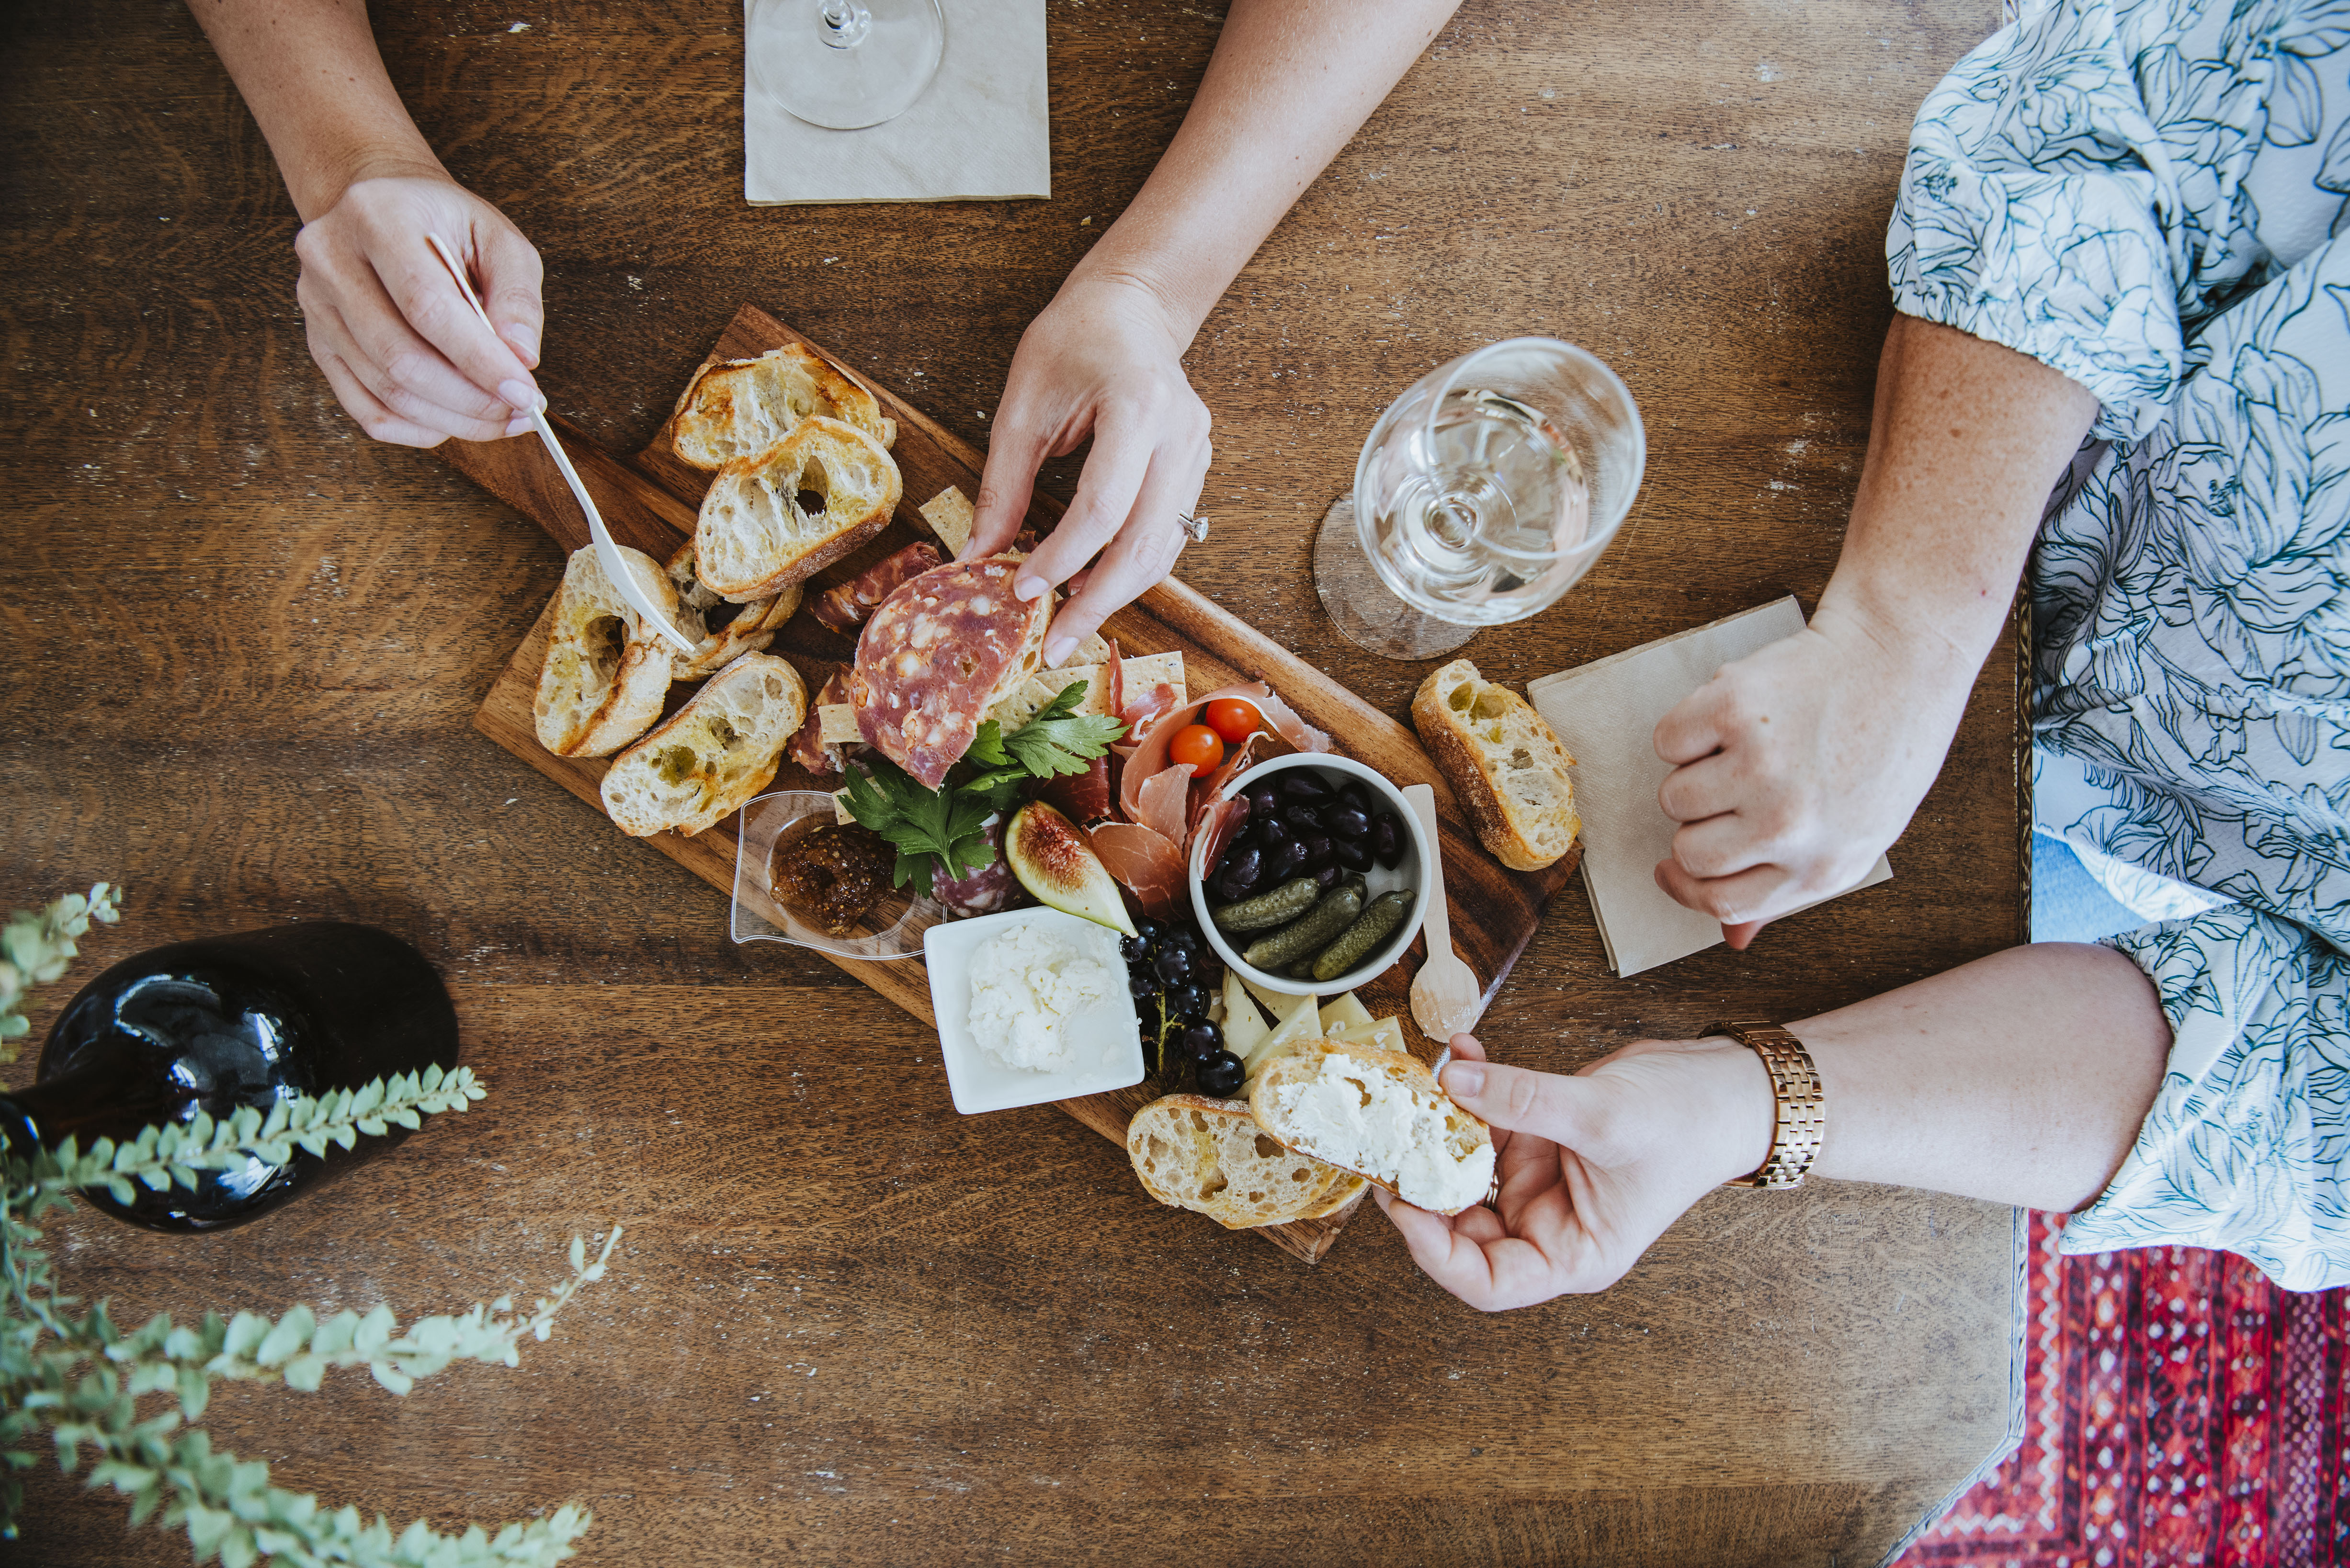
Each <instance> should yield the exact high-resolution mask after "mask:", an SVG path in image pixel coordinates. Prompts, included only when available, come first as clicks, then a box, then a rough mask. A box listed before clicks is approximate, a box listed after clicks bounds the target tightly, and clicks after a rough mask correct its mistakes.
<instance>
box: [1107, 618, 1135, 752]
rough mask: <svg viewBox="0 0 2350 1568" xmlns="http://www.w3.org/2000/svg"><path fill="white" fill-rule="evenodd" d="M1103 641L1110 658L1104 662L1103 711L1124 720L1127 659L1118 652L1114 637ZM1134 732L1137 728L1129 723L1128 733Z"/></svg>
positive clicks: (1116, 641)
mask: <svg viewBox="0 0 2350 1568" xmlns="http://www.w3.org/2000/svg"><path fill="white" fill-rule="evenodd" d="M1103 640H1104V642H1105V643H1106V644H1107V646H1108V648H1109V657H1108V658H1107V659H1103V660H1102V664H1103V666H1104V669H1103V673H1102V698H1103V701H1102V711H1103V712H1105V713H1107V714H1109V715H1110V716H1111V717H1113V718H1118V719H1123V718H1125V717H1126V658H1125V656H1124V655H1123V654H1121V653H1119V652H1118V639H1116V638H1114V637H1112V638H1106V639H1103ZM1126 732H1127V733H1128V734H1129V735H1131V734H1133V733H1134V732H1135V726H1134V725H1133V724H1132V723H1130V722H1129V723H1128V725H1127V727H1126Z"/></svg>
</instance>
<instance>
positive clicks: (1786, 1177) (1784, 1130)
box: [1700, 1023, 1828, 1187]
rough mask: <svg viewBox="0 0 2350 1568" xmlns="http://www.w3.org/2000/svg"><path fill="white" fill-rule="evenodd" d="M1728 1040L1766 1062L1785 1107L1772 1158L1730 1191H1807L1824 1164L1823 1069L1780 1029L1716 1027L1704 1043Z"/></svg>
mask: <svg viewBox="0 0 2350 1568" xmlns="http://www.w3.org/2000/svg"><path fill="white" fill-rule="evenodd" d="M1709 1034H1727V1035H1729V1036H1730V1037H1731V1039H1732V1040H1735V1041H1737V1042H1738V1043H1739V1044H1741V1045H1743V1046H1745V1047H1746V1048H1747V1049H1748V1050H1750V1051H1752V1052H1753V1053H1754V1054H1756V1055H1757V1056H1760V1057H1762V1058H1763V1071H1765V1072H1767V1073H1769V1074H1770V1075H1771V1092H1772V1094H1773V1096H1775V1097H1776V1099H1777V1100H1778V1103H1779V1118H1778V1124H1777V1126H1776V1127H1775V1128H1774V1129H1773V1132H1772V1135H1771V1152H1770V1154H1769V1155H1768V1156H1766V1157H1765V1158H1764V1159H1763V1163H1762V1164H1761V1165H1760V1166H1758V1167H1756V1168H1754V1170H1753V1171H1752V1172H1751V1173H1749V1174H1748V1175H1745V1176H1741V1177H1738V1178H1735V1179H1732V1180H1730V1181H1726V1182H1724V1183H1722V1185H1723V1186H1725V1187H1801V1186H1802V1185H1803V1184H1804V1177H1805V1176H1806V1175H1808V1174H1809V1173H1810V1171H1811V1168H1812V1161H1813V1160H1814V1159H1816V1158H1819V1152H1820V1140H1821V1138H1822V1137H1823V1136H1824V1135H1825V1133H1826V1131H1827V1121H1828V1114H1827V1098H1826V1096H1825V1095H1823V1094H1822V1093H1821V1092H1820V1073H1819V1069H1818V1068H1817V1067H1815V1066H1814V1065H1813V1064H1812V1054H1811V1053H1810V1052H1809V1051H1806V1050H1804V1043H1803V1042H1802V1041H1800V1040H1798V1039H1796V1038H1795V1037H1794V1035H1792V1034H1790V1033H1787V1032H1786V1031H1785V1030H1784V1029H1782V1028H1780V1027H1779V1026H1778V1025H1777V1024H1775V1023H1710V1024H1708V1025H1706V1027H1705V1029H1704V1030H1703V1031H1702V1032H1701V1034H1700V1038H1702V1037H1703V1036H1704V1035H1709Z"/></svg>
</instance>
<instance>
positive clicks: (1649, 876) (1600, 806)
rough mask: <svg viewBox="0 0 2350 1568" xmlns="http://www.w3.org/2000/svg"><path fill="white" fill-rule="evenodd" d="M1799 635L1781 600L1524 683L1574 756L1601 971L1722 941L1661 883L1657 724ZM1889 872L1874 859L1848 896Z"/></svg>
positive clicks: (1667, 848) (1669, 842) (1664, 851)
mask: <svg viewBox="0 0 2350 1568" xmlns="http://www.w3.org/2000/svg"><path fill="white" fill-rule="evenodd" d="M1803 628H1804V612H1803V610H1802V608H1801V607H1798V606H1797V605H1796V603H1795V601H1794V599H1793V598H1792V597H1790V598H1783V599H1781V600H1779V601H1778V602H1777V603H1776V604H1767V605H1764V606H1763V607H1761V608H1759V609H1751V610H1745V611H1742V612H1741V613H1739V614H1737V615H1734V616H1730V617H1727V618H1724V619H1721V620H1718V621H1715V622H1714V623H1713V624H1712V625H1711V626H1701V627H1698V628H1695V629H1693V630H1690V631H1683V632H1676V633H1675V634H1674V635H1673V636H1671V637H1668V638H1664V639H1659V640H1658V641H1656V642H1651V643H1648V645H1646V646H1645V647H1641V648H1635V649H1631V650H1629V651H1628V652H1625V653H1619V654H1617V655H1616V656H1615V657H1613V658H1612V659H1600V660H1598V661H1597V662H1596V663H1592V664H1586V665H1585V666H1583V667H1582V668H1581V669H1580V670H1567V671H1565V673H1563V674H1558V675H1545V676H1544V677H1543V678H1542V679H1541V680H1534V681H1531V682H1529V683H1528V684H1527V686H1526V696H1527V698H1528V700H1530V701H1532V702H1533V703H1534V710H1535V711H1537V712H1539V713H1540V714H1542V716H1543V718H1544V721H1545V722H1548V723H1549V725H1550V727H1551V728H1552V729H1554V730H1555V731H1557V732H1558V738H1559V739H1560V740H1562V741H1564V742H1566V749H1567V750H1568V751H1570V752H1572V753H1575V810H1576V811H1577V812H1579V813H1580V814H1581V815H1582V817H1583V886H1584V888H1585V889H1586V891H1588V892H1589V893H1590V895H1591V917H1592V919H1594V920H1595V921H1596V922H1597V924H1598V927H1599V941H1600V945H1601V946H1602V947H1604V948H1605V949H1606V950H1607V963H1608V967H1610V968H1611V969H1613V970H1614V971H1616V973H1617V975H1618V976H1623V975H1633V974H1638V973H1639V972H1640V971H1643V970H1650V969H1654V968H1656V967H1657V966H1658V965H1659V964H1664V963H1670V962H1672V961H1673V960H1675V959H1678V958H1687V957H1688V956H1689V955H1690V954H1691V953H1693V952H1699V951H1701V950H1704V949H1706V948H1710V947H1711V946H1713V945H1714V944H1715V943H1716V942H1719V941H1720V940H1721V925H1720V924H1719V923H1717V922H1716V921H1715V920H1713V919H1711V917H1709V916H1705V915H1701V914H1699V913H1698V912H1697V911H1696V910H1694V909H1683V908H1682V907H1681V906H1680V905H1679V904H1676V903H1674V902H1673V901H1672V899H1671V898H1668V897H1667V896H1666V894H1665V891H1664V889H1663V888H1659V887H1658V886H1657V879H1656V867H1657V862H1659V860H1666V859H1669V858H1671V857H1672V853H1673V834H1674V832H1675V831H1676V830H1677V829H1678V828H1679V824H1678V823H1676V822H1674V821H1673V819H1672V818H1671V817H1669V816H1667V815H1665V812H1664V808H1663V807H1662V806H1660V805H1658V804H1657V788H1658V786H1659V785H1660V784H1663V783H1664V782H1665V775H1666V774H1669V773H1670V772H1672V769H1671V768H1669V767H1668V766H1667V765H1666V764H1665V763H1664V762H1663V761H1662V760H1661V759H1660V758H1659V757H1658V755H1657V748H1656V740H1655V735H1656V728H1657V721H1659V719H1662V718H1663V717H1664V716H1665V715H1666V714H1667V713H1669V712H1670V711H1672V709H1673V706H1674V704H1676V703H1678V702H1679V701H1680V700H1681V699H1682V698H1684V697H1686V696H1688V695H1689V694H1690V692H1692V691H1696V690H1697V689H1698V688H1699V687H1700V686H1702V685H1704V684H1705V683H1706V682H1707V681H1709V680H1712V679H1713V672H1714V671H1715V670H1719V669H1721V667H1722V666H1723V665H1725V664H1728V663H1730V662H1731V661H1732V660H1734V659H1743V658H1745V657H1746V656H1747V655H1748V654H1750V653H1754V652H1757V651H1759V650H1760V649H1763V648H1765V647H1768V646H1769V645H1770V644H1772V643H1774V642H1776V641H1778V640H1779V639H1781V638H1783V637H1791V636H1793V635H1794V633H1796V632H1798V631H1801V630H1803ZM1892 875H1893V867H1891V866H1890V865H1888V864H1887V862H1886V859H1885V857H1883V856H1882V855H1880V856H1878V857H1877V864H1876V865H1875V866H1874V867H1870V869H1869V872H1868V875H1867V876H1866V877H1862V878H1861V879H1860V880H1859V881H1857V882H1856V883H1854V884H1853V885H1852V887H1851V888H1846V889H1845V892H1846V893H1849V892H1852V891H1854V890H1855V889H1856V888H1867V887H1872V886H1874V885H1875V884H1877V883H1878V882H1882V881H1885V880H1886V879H1887V878H1888V877H1891V876H1892ZM1838 897H1841V895H1838ZM1818 901H1819V902H1821V903H1825V902H1826V900H1825V899H1821V900H1818ZM1806 907H1808V906H1806Z"/></svg>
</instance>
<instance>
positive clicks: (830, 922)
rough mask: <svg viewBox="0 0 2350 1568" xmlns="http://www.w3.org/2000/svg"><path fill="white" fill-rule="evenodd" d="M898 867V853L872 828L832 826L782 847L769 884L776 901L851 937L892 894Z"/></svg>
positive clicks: (777, 850)
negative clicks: (890, 876)
mask: <svg viewBox="0 0 2350 1568" xmlns="http://www.w3.org/2000/svg"><path fill="white" fill-rule="evenodd" d="M897 864H898V853H897V851H896V850H894V849H892V848H890V846H889V843H888V841H887V840H885V839H883V838H882V836H880V835H879V834H878V833H876V832H874V831H873V830H872V829H871V828H869V827H859V826H857V825H856V824H855V823H847V822H844V823H827V824H825V825H824V826H820V827H816V828H815V829H813V830H811V831H809V832H807V833H806V834H803V835H801V836H799V837H798V838H796V839H795V840H793V841H792V842H790V843H787V844H781V845H778V846H775V861H774V864H773V865H772V867H770V868H769V874H768V879H769V881H770V882H772V883H773V885H774V887H775V900H776V902H778V903H780V904H782V905H783V906H784V907H785V909H789V910H791V912H792V913H793V914H795V915H797V916H798V917H799V918H800V919H804V920H806V921H807V922H808V923H809V924H810V925H813V926H815V927H816V928H817V929H819V930H822V931H825V932H827V933H828V934H830V935H832V936H836V937H846V936H851V935H853V934H855V932H856V929H857V922H858V921H859V920H861V919H864V918H865V916H866V913H867V912H868V910H870V909H872V908H873V906H874V905H876V904H878V903H879V902H880V901H881V900H882V899H883V898H886V897H887V896H888V895H889V890H890V881H889V874H890V872H891V870H892V869H893V868H894V867H896V866H897Z"/></svg>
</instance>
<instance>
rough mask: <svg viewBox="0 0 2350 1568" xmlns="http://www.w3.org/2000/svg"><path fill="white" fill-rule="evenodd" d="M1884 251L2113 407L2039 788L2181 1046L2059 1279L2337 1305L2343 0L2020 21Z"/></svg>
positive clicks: (1907, 174)
mask: <svg viewBox="0 0 2350 1568" xmlns="http://www.w3.org/2000/svg"><path fill="white" fill-rule="evenodd" d="M1886 250H1887V258H1888V260H1889V262H1890V264H1891V274H1892V281H1893V289H1894V296H1895V303H1896V304H1897V305H1898V307H1899V308H1900V309H1901V310H1902V311H1904V312H1906V313H1907V314H1909V315H1912V316H1918V317H1925V318H1926V319H1928V320H1931V321H1938V322H1941V323H1944V324H1947V325H1949V326H1951V327H1958V328H1960V330H1962V331H1965V332H1969V333H1971V334H1973V335H1975V336H1977V337H1985V338H1990V339H1992V340H1994V341H1997V342H2000V343H2004V344H2006V345H2008V346H2009V347H2011V348H2016V349H2018V350H2020V351H2022V352H2023V353H2026V354H2029V355H2031V356H2033V358H2037V359H2039V360H2041V361H2042V362H2043V363H2045V364H2047V365H2050V366H2052V367H2054V369H2059V370H2061V371H2063V372H2064V374H2066V375H2068V376H2070V377H2072V378H2073V379H2074V380H2076V381H2079V382H2080V383H2081V384H2082V385H2084V386H2085V387H2087V388H2088V389H2090V390H2091V391H2093V392H2095V393H2096V395H2097V396H2098V398H2099V399H2101V400H2103V403H2104V408H2103V410H2102V412H2101V413H2100V415H2099V418H2098V421H2097V423H2096V426H2095V431H2094V432H2093V434H2092V437H2091V440H2090V441H2089V443H2088V445H2086V446H2085V447H2084V448H2083V450H2082V452H2081V453H2080V454H2079V456H2078V458H2077V459H2076V460H2075V461H2074V465H2073V467H2072V470H2071V472H2069V473H2068V474H2067V476H2066V477H2065V479H2064V483H2061V484H2060V485H2059V486H2058V488H2057V491H2056V493H2055V495H2054V497H2053V498H2052V500H2051V503H2050V507H2049V512H2048V515H2047V518H2046V521H2045V522H2044V524H2043V528H2042V532H2041V536H2040V540H2039V544H2038V545H2037V547H2036V549H2035V551H2034V554H2033V563H2032V568H2031V576H2030V583H2031V593H2032V602H2033V615H2034V623H2035V624H2034V630H2035V643H2034V649H2033V659H2034V680H2033V729H2034V738H2035V742H2036V748H2035V749H2036V752H2037V754H2038V760H2039V767H2038V787H2037V788H2036V790H2035V797H2036V802H2037V805H2038V815H2039V817H2040V822H2041V826H2042V828H2043V831H2053V832H2055V833H2057V834H2059V835H2061V836H2063V837H2064V839H2065V840H2066V841H2067V842H2068V843H2069V844H2070V845H2072V846H2074V848H2076V849H2077V850H2079V851H2080V852H2081V857H2082V859H2083V860H2084V862H2085V864H2087V865H2088V866H2089V867H2091V868H2092V870H2093V871H2098V870H2101V871H2102V872H2103V873H2104V878H2105V880H2106V883H2107V885H2108V887H2109V888H2110V889H2111V890H2113V891H2114V892H2115V894H2116V897H2117V898H2120V899H2121V901H2122V902H2123V903H2125V904H2127V905H2129V906H2130V907H2132V908H2133V909H2137V910H2139V911H2141V912H2142V913H2144V914H2145V915H2147V916H2149V917H2153V918H2156V920H2157V923H2154V924H2151V925H2148V926H2147V927H2145V928H2143V929H2137V930H2135V931H2131V932H2128V933H2126V934H2124V935H2122V936H2119V937H2115V938H2111V939H2109V940H2108V941H2109V945H2110V946H2112V947H2114V948H2116V950H2119V951H2121V952H2123V953H2125V954H2126V955H2128V956H2129V957H2130V958H2132V959H2133V960H2135V961H2137V963H2138V964H2139V965H2140V966H2141V967H2143V968H2144V969H2145V971H2147V974H2148V976H2150V977H2151V978H2152V979H2153V981H2154V982H2155V985H2156V988H2157V990H2158V992H2159V993H2160V996H2161V1000H2162V1006H2163V1009H2164V1011H2165V1012H2167V1013H2168V1015H2169V1019H2170V1023H2171V1027H2172V1030H2173V1032H2174V1035H2175V1039H2174V1042H2173V1044H2172V1047H2171V1053H2170V1058H2169V1064H2168V1073H2167V1075H2166V1076H2165V1079H2164V1082H2163V1085H2162V1088H2161V1091H2160V1094H2159V1096H2158V1098H2157V1099H2156V1101H2155V1105H2154V1108H2153V1110H2152V1112H2151V1113H2150V1114H2149V1115H2148V1116H2147V1121H2146V1125H2145V1127H2144V1128H2143V1129H2142V1130H2141V1132H2140V1133H2139V1136H2138V1140H2137V1146H2136V1147H2135V1148H2133V1149H2132V1151H2131V1153H2130V1155H2129V1157H2128V1158H2127V1160H2126V1162H2125V1163H2124V1165H2123V1167H2122V1168H2121V1170H2120V1172H2119V1173H2118V1174H2117V1175H2116V1177H2115V1179H2114V1182H2113V1184H2112V1186H2111V1187H2109V1188H2108V1189H2106V1192H2105V1194H2104V1195H2103V1196H2102V1197H2100V1198H2099V1199H2098V1200H2097V1201H2096V1202H2095V1204H2093V1205H2092V1206H2091V1207H2090V1208H2088V1209H2087V1210H2084V1211H2083V1212H2082V1213H2081V1214H2080V1215H2078V1216H2076V1217H2075V1218H2074V1220H2073V1221H2072V1222H2071V1224H2070V1225H2068V1226H2067V1227H2066V1229H2065V1231H2064V1243H2063V1244H2064V1250H2065V1251H2070V1252H2094V1251H2106V1250H2109V1249H2113V1248H2119V1247H2143V1246H2159V1245H2171V1244H2182V1245H2189V1246H2199V1247H2216V1248H2224V1249H2227V1250H2229V1251H2235V1252H2239V1253H2241V1254H2243V1255H2244V1256H2246V1257H2249V1258H2251V1260H2252V1261H2253V1262H2256V1263H2258V1264H2259V1265H2260V1266H2261V1267H2262V1269H2263V1270H2264V1271H2266V1272H2268V1273H2269V1275H2270V1276H2271V1277H2272V1278H2273V1279H2275V1280H2276V1281H2277V1282H2278V1283H2280V1284H2282V1285H2284V1286H2286V1287H2288V1288H2291V1289H2294V1290H2315V1289H2321V1288H2325V1287H2330V1286H2334V1285H2340V1284H2345V1283H2350V1185H2345V1180H2350V1171H2345V1163H2344V1162H2345V1158H2350V1016H2345V1012H2350V957H2345V953H2350V539H2345V532H2350V0H2235V4H2233V5H2232V6H2231V5H2228V4H2221V3H2218V0H2213V3H2210V4H2199V3H2198V0H2134V3H2131V0H2122V3H2116V0H2043V3H2042V4H2037V5H2028V6H2027V8H2026V9H2025V11H2024V13H2023V15H2022V16H2021V18H2020V19H2019V20H2018V21H2016V22H2015V23H2013V24H2012V25H2011V26H2006V27H2004V28H2002V29H2001V30H2000V31H1999V32H1998V33H1996V34H1994V35H1992V36H1991V38H1990V39H1988V40H1987V41H1986V42H1984V43H1983V45H1982V46H1981V47H1979V48H1977V49H1976V50H1975V51H1974V52H1973V53H1971V54H1970V55H1969V56H1968V57H1966V58H1965V59H1964V60H1962V61H1960V64H1959V66H1958V67H1957V68H1956V69H1955V70H1953V71H1952V72H1951V73H1950V76H1949V78H1946V79H1945V80H1944V81H1943V83H1942V84H1941V86H1940V87H1939V88H1937V89H1936V90H1935V92H1934V94H1933V95H1932V96H1931V97H1930V98H1929V99H1928V100H1927V102H1926V104H1925V106H1924V108H1923V109H1921V110H1920V111H1919V113H1918V121H1917V125H1916V128H1915V129H1914V130H1912V132H1911V133H1910V149H1909V160H1908V167H1907V169H1906V170H1905V171H1904V174H1903V179H1902V187H1901V196H1900V203H1899V207H1898V211H1897V213H1896V214H1895V217H1894V221H1893V226H1892V231H1891V233H1890V234H1889V235H1888V236H1887V242H1886ZM2163 917H2168V918H2163ZM2050 1049H2052V1050H2061V1049H2063V1042H2061V1041H2052V1042H2050Z"/></svg>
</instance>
